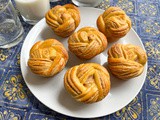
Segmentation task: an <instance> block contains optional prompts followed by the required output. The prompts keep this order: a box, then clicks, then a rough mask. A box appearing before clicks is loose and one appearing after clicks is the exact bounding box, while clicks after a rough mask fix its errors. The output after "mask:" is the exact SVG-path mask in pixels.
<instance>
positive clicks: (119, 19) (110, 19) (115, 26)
mask: <svg viewBox="0 0 160 120" xmlns="http://www.w3.org/2000/svg"><path fill="white" fill-rule="evenodd" d="M97 27H98V29H99V31H101V32H102V33H104V34H105V36H106V37H107V40H108V42H114V41H117V40H118V39H120V38H121V37H123V36H125V35H126V34H127V33H128V31H129V30H130V29H131V20H130V18H129V17H128V16H127V15H126V14H125V12H124V11H123V10H122V9H120V8H119V7H109V8H108V9H107V10H106V11H105V12H104V13H103V14H102V15H100V16H99V17H98V19H97Z"/></svg>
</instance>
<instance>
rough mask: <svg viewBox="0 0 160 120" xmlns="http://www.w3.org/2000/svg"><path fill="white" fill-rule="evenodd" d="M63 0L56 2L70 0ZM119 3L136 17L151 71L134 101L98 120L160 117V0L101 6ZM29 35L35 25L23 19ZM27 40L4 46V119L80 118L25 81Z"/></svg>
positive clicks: (0, 118)
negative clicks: (47, 101) (51, 104)
mask: <svg viewBox="0 0 160 120" xmlns="http://www.w3.org/2000/svg"><path fill="white" fill-rule="evenodd" d="M70 2H71V1H70V0H61V1H60V2H56V3H51V6H52V7H53V6H55V5H56V4H61V5H63V4H66V3H70ZM109 6H119V7H121V8H122V9H123V10H125V12H126V13H127V15H129V16H130V18H131V19H132V27H133V29H134V30H135V31H136V32H137V33H138V35H139V36H140V38H141V40H142V42H143V44H144V46H145V49H146V51H147V56H148V72H147V77H146V80H145V84H144V85H143V88H142V89H141V91H140V92H139V94H138V95H137V96H136V97H135V98H134V99H133V101H132V102H131V103H130V104H128V105H127V106H126V107H124V108H122V109H121V110H119V111H117V112H115V113H113V114H111V115H108V116H104V117H100V118H96V120H101V119H105V120H160V0H105V1H103V2H102V3H101V4H100V5H99V6H98V8H101V9H106V8H108V7H109ZM21 22H22V24H23V27H24V30H25V33H24V34H25V35H24V38H25V37H26V36H27V34H28V32H29V31H30V29H31V28H32V27H33V26H32V25H28V24H27V23H25V22H23V20H21ZM22 45H23V41H22V42H21V43H19V44H18V45H17V46H15V47H13V48H10V49H0V93H1V94H0V120H57V119H60V120H61V119H62V120H63V119H69V120H70V119H76V118H71V117H69V116H65V115H62V114H59V113H57V112H55V111H52V110H50V109H49V108H47V107H46V106H44V105H43V104H42V103H41V102H40V101H39V100H37V99H36V98H35V97H34V96H33V94H32V93H31V92H30V90H29V89H28V87H27V86H26V84H25V83H24V80H23V77H22V74H21V70H20V51H21V47H22Z"/></svg>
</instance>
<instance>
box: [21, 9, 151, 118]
mask: <svg viewBox="0 0 160 120" xmlns="http://www.w3.org/2000/svg"><path fill="white" fill-rule="evenodd" d="M78 8H80V9H94V10H98V11H101V12H104V10H103V9H99V8H93V7H78ZM43 22H45V18H42V19H41V20H40V21H39V22H38V23H37V24H36V25H34V26H33V27H32V28H31V29H30V31H29V32H28V33H27V35H26V37H25V39H24V42H23V44H22V47H21V51H20V53H21V54H20V69H21V73H22V76H23V79H24V82H25V84H26V85H27V87H28V89H29V90H30V92H31V93H32V94H33V95H34V97H35V98H37V99H38V101H39V102H41V103H42V104H43V105H45V106H46V107H48V108H50V109H51V110H53V111H55V112H57V113H60V114H62V115H65V116H69V117H74V118H98V117H103V116H107V115H110V114H113V113H115V112H116V111H119V110H121V109H122V108H123V107H125V106H127V105H128V104H129V103H130V102H131V101H132V100H133V99H134V98H135V97H136V96H137V95H138V94H139V92H140V91H141V89H142V87H143V85H144V83H145V80H146V77H147V69H148V61H147V62H146V64H145V68H146V70H144V71H143V72H145V73H144V74H145V76H144V81H143V84H141V87H139V90H138V92H137V93H136V94H135V95H134V96H132V97H133V99H131V100H130V101H128V102H127V103H125V104H124V105H123V107H120V108H119V109H117V110H115V111H114V112H110V113H108V114H104V115H99V116H97V115H96V116H88V117H85V116H74V115H68V114H66V113H63V112H60V111H57V110H55V109H53V108H51V107H50V106H48V105H47V104H45V103H43V102H42V101H41V100H40V99H39V98H38V97H37V95H35V94H34V92H33V91H31V89H30V87H29V84H28V83H27V81H26V80H25V78H24V72H23V69H22V68H23V67H24V65H23V64H24V63H22V59H24V60H25V58H24V55H23V54H22V53H23V52H24V48H25V44H26V42H27V39H28V38H30V36H31V34H32V33H33V32H34V31H35V30H36V29H37V27H39V26H40V24H41V23H43ZM131 31H132V32H134V34H135V35H136V37H137V38H138V39H139V42H140V43H141V46H142V48H143V50H144V51H145V52H146V49H145V47H144V44H143V42H142V40H141V38H140V37H139V35H138V34H137V33H136V31H135V30H134V29H133V28H132V27H131ZM146 53H147V52H146Z"/></svg>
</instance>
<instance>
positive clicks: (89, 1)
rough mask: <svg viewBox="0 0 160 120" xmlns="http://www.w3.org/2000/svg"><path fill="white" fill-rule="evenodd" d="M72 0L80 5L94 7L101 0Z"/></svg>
mask: <svg viewBox="0 0 160 120" xmlns="http://www.w3.org/2000/svg"><path fill="white" fill-rule="evenodd" d="M72 2H73V3H74V4H75V5H77V6H81V7H96V6H98V5H99V4H100V3H101V2H102V0H72Z"/></svg>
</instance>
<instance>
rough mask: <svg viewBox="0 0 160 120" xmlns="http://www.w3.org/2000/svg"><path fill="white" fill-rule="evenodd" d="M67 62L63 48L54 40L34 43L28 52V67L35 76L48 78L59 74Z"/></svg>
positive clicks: (66, 54)
mask: <svg viewBox="0 0 160 120" xmlns="http://www.w3.org/2000/svg"><path fill="white" fill-rule="evenodd" d="M67 61H68V53H67V51H66V49H65V48H64V46H63V45H62V44H61V43H60V42H59V41H57V40H55V39H47V40H45V41H39V42H37V43H35V44H34V45H33V46H32V48H31V50H30V58H29V60H28V66H29V67H30V69H31V71H32V72H33V73H35V74H38V75H41V76H45V77H49V76H53V75H55V74H56V73H58V72H60V71H61V70H62V69H63V68H64V66H65V65H66V63H67Z"/></svg>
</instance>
